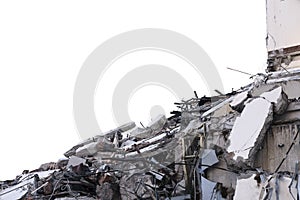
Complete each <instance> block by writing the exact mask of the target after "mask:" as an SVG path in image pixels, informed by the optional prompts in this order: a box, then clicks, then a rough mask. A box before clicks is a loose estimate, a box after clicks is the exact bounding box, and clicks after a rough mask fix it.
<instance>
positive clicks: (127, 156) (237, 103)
mask: <svg viewBox="0 0 300 200" xmlns="http://www.w3.org/2000/svg"><path fill="white" fill-rule="evenodd" d="M259 76H260V75H259ZM265 76H266V77H269V79H268V80H267V81H263V82H259V84H258V85H257V82H254V83H253V84H250V85H248V86H246V87H244V88H241V89H240V90H238V91H235V92H232V93H230V94H226V95H220V96H217V97H213V98H208V97H201V98H198V97H196V98H192V99H190V100H187V101H183V102H178V103H175V104H176V105H177V106H178V108H179V110H177V111H174V112H172V114H173V115H172V116H171V117H169V118H166V117H165V116H163V115H160V116H157V118H155V119H154V120H153V121H152V122H151V123H150V124H149V125H148V126H145V127H137V126H136V125H135V123H133V122H130V123H127V124H125V125H123V126H121V127H119V128H116V129H114V130H112V131H109V132H107V133H104V134H101V135H96V136H94V137H93V138H90V139H87V140H85V141H83V142H81V143H79V144H78V145H75V146H74V147H72V148H71V149H70V150H68V151H67V152H66V153H65V154H64V155H65V157H66V158H64V159H61V160H59V161H58V162H52V163H46V164H43V165H41V167H39V168H38V169H37V170H33V171H28V170H26V171H24V173H23V174H22V175H20V176H17V177H16V179H14V180H7V181H2V182H0V186H1V188H0V189H1V190H0V200H8V199H9V200H10V199H26V200H29V199H62V200H63V199H64V200H65V199H107V200H118V199H122V200H123V199H124V200H132V199H173V200H174V199H180V200H182V199H205V200H206V199H220V200H221V199H228V200H229V199H245V198H246V199H247V198H248V197H249V198H250V197H251V198H253V199H262V198H263V199H278V198H279V199H294V198H297V195H298V193H299V191H298V180H299V176H298V173H299V166H298V165H299V164H298V161H299V160H300V156H299V153H298V152H299V151H300V145H299V138H300V137H299V136H298V134H299V130H300V129H299V125H300V117H299V116H298V115H299V111H300V103H299V99H298V98H299V97H300V94H297V93H295V92H291V91H292V90H291V89H290V88H289V87H288V86H287V85H288V84H285V86H284V84H282V82H281V81H276V78H274V77H273V76H275V77H282V76H284V77H285V78H286V79H288V75H287V74H286V73H285V72H283V75H279V74H278V73H275V74H274V75H273V74H268V75H265ZM294 76H298V73H297V70H296V73H291V74H290V78H291V79H293V80H295V79H296V78H295V77H294ZM270 80H272V83H271V86H269V85H268V81H270ZM299 81H300V80H299ZM273 83H275V84H273ZM291 87H293V86H291ZM290 95H291V96H290ZM295 95H297V96H295ZM295 97H297V98H295ZM245 191H247V192H245Z"/></svg>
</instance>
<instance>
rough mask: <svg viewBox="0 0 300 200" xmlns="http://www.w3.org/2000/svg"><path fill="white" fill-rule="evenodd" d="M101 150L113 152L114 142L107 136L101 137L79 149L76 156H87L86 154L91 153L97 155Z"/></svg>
mask: <svg viewBox="0 0 300 200" xmlns="http://www.w3.org/2000/svg"><path fill="white" fill-rule="evenodd" d="M99 151H108V152H113V151H114V144H112V143H111V142H110V141H108V140H107V139H106V138H105V137H101V138H99V139H98V141H97V142H93V143H90V144H87V145H85V146H83V147H80V148H79V149H77V151H76V156H78V157H86V156H90V155H95V154H96V153H97V152H99Z"/></svg>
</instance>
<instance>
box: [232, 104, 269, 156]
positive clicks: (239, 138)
mask: <svg viewBox="0 0 300 200" xmlns="http://www.w3.org/2000/svg"><path fill="white" fill-rule="evenodd" d="M257 110H259V112H257ZM272 119H273V105H272V104H271V103H270V102H269V101H267V100H265V99H263V98H256V99H253V100H252V101H250V102H248V103H247V104H246V105H245V108H244V110H243V112H242V113H241V116H240V117H238V118H237V119H236V121H235V123H234V126H233V128H232V131H231V133H230V136H229V140H230V145H229V147H228V151H229V152H234V153H235V159H236V158H237V157H238V156H240V157H242V158H244V159H248V158H249V157H251V155H249V154H250V150H251V149H252V148H254V146H255V145H254V144H255V142H256V141H257V139H258V137H259V136H261V138H263V136H264V133H265V132H266V129H267V128H268V127H269V125H270V122H271V121H272ZM257 146H259V144H258V145H257Z"/></svg>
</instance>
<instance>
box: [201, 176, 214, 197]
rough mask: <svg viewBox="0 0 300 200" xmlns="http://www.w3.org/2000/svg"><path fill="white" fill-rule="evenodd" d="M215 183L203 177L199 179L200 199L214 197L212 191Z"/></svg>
mask: <svg viewBox="0 0 300 200" xmlns="http://www.w3.org/2000/svg"><path fill="white" fill-rule="evenodd" d="M216 185H217V183H215V182H212V181H210V180H208V179H206V178H204V177H203V176H202V177H201V191H202V199H203V200H204V199H212V197H213V195H214V189H215V187H216Z"/></svg>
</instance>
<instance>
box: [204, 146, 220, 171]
mask: <svg viewBox="0 0 300 200" xmlns="http://www.w3.org/2000/svg"><path fill="white" fill-rule="evenodd" d="M201 159H202V162H201V165H202V166H201V170H202V171H204V170H205V169H207V168H208V167H209V166H212V165H214V164H216V163H218V162H219V159H218V158H217V155H216V152H215V150H213V149H205V150H204V151H203V154H202V156H201Z"/></svg>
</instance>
